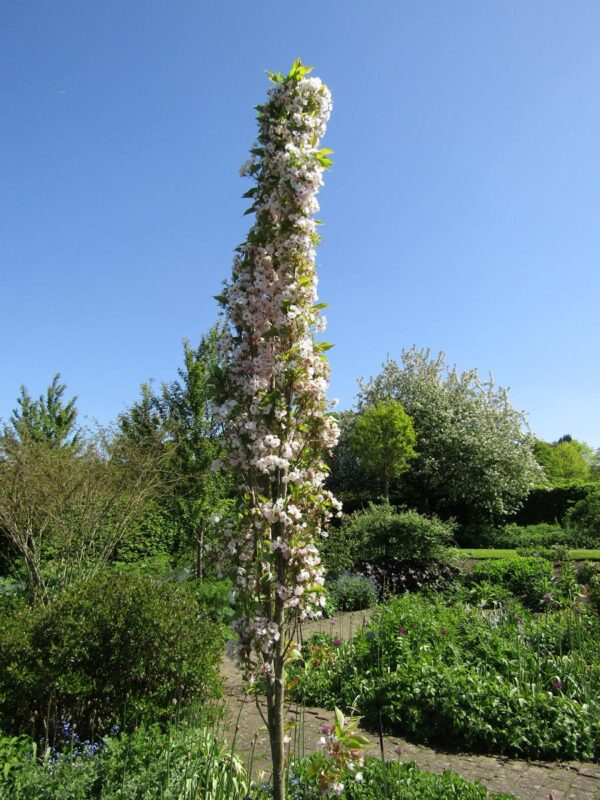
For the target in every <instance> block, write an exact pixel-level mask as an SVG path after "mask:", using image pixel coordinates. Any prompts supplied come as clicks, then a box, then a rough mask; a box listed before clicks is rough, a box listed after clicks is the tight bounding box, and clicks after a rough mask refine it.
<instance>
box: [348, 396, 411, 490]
mask: <svg viewBox="0 0 600 800" xmlns="http://www.w3.org/2000/svg"><path fill="white" fill-rule="evenodd" d="M415 442H416V436H415V431H414V428H413V424H412V421H411V418H410V417H409V416H408V414H407V413H406V411H405V410H404V408H403V407H402V405H401V404H400V403H398V402H396V401H394V400H377V401H376V402H374V403H372V404H371V405H369V406H367V407H366V408H365V410H364V411H363V413H362V414H360V415H359V416H358V418H357V420H356V423H355V425H354V430H353V435H352V444H353V447H354V450H355V452H356V455H357V458H358V463H359V465H361V466H362V467H363V469H364V470H365V472H366V473H367V474H369V475H371V476H373V477H374V478H375V479H380V480H381V482H382V483H383V493H384V496H385V498H386V500H389V496H390V482H391V481H393V480H395V479H396V478H399V477H400V475H402V473H403V472H405V471H406V470H407V469H408V467H409V464H410V462H411V460H412V459H413V458H415V457H416V456H417V453H416V452H415V448H414V446H415Z"/></svg>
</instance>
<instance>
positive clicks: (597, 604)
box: [588, 575, 600, 613]
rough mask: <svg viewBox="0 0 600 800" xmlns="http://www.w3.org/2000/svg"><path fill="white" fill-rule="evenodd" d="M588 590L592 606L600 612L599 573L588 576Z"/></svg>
mask: <svg viewBox="0 0 600 800" xmlns="http://www.w3.org/2000/svg"><path fill="white" fill-rule="evenodd" d="M588 590H589V598H590V603H591V605H592V607H593V608H594V609H595V610H596V611H597V612H598V613H600V575H593V576H592V577H591V578H590V581H589V586H588Z"/></svg>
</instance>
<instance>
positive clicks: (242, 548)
mask: <svg viewBox="0 0 600 800" xmlns="http://www.w3.org/2000/svg"><path fill="white" fill-rule="evenodd" d="M309 71H310V70H309V69H308V68H307V67H304V66H302V64H301V63H300V62H299V61H296V62H295V63H294V65H293V66H292V69H291V71H290V72H289V74H288V75H287V76H283V75H281V74H279V73H277V74H276V75H271V76H270V77H271V80H272V81H273V83H274V86H273V87H272V88H271V89H270V90H269V96H268V99H267V101H266V103H264V104H263V105H260V106H258V124H259V135H258V143H257V146H256V147H254V148H253V149H252V158H251V159H250V161H249V162H247V164H246V165H244V167H243V170H242V172H243V173H245V174H248V175H250V176H251V177H252V178H254V179H255V186H254V187H253V188H252V189H250V190H249V191H248V192H247V193H246V196H248V197H250V198H251V199H252V201H253V204H252V206H251V208H250V211H252V212H254V213H255V215H256V219H255V222H254V224H253V226H252V227H251V229H250V231H249V233H248V237H247V240H246V242H245V243H244V244H243V245H242V246H241V247H239V248H238V255H237V256H236V258H235V259H234V264H233V270H232V279H231V282H230V283H229V284H226V286H225V289H224V291H223V294H222V295H221V296H220V298H219V299H220V302H221V303H222V305H223V307H224V309H225V311H226V315H227V323H228V336H227V337H226V338H225V340H224V365H225V368H224V370H223V374H222V379H221V381H220V385H219V390H218V397H219V401H220V406H219V414H220V415H221V417H222V419H223V420H224V423H225V425H224V431H225V437H226V442H227V454H226V463H227V464H228V465H229V466H230V467H231V468H232V469H233V470H234V473H235V476H236V483H237V487H236V488H237V493H238V495H237V499H236V509H235V514H234V515H233V516H232V517H231V518H230V519H229V521H228V525H227V527H226V528H225V530H226V533H227V536H228V541H227V548H226V549H227V551H228V552H229V553H230V554H231V564H230V566H231V570H232V574H233V575H234V577H235V581H236V593H237V606H238V613H239V619H238V620H237V623H236V630H237V634H238V638H239V643H238V655H239V658H240V660H241V662H242V664H243V666H244V668H245V672H246V674H247V675H248V676H249V677H252V678H255V677H260V678H262V679H263V680H264V681H265V686H266V699H267V719H266V723H267V726H268V730H269V738H270V743H271V756H272V761H273V795H274V798H275V800H283V798H284V797H285V771H284V744H283V737H284V717H283V709H284V698H285V662H286V659H287V657H288V656H289V655H290V654H291V653H292V652H294V650H295V644H294V639H293V631H294V628H295V626H296V625H297V624H298V623H299V622H300V621H301V620H303V619H304V618H306V617H307V616H316V615H319V614H320V613H321V611H320V609H321V607H322V605H323V603H324V597H323V583H324V576H323V574H322V568H321V566H320V559H319V552H318V548H317V546H316V544H315V542H316V540H317V537H318V536H319V535H320V533H321V531H322V527H323V525H324V523H325V522H326V521H327V519H328V517H329V516H330V515H331V513H332V512H331V506H332V505H333V498H332V497H331V495H330V494H329V493H328V492H326V491H325V490H324V489H323V482H324V479H325V465H324V463H323V452H324V449H327V448H330V447H331V446H332V445H333V444H334V443H335V440H336V438H337V425H336V423H335V420H334V418H333V417H332V416H331V415H330V414H328V413H327V412H328V409H329V403H328V401H327V398H326V395H325V392H326V388H327V378H328V374H329V367H328V364H327V361H326V358H325V357H324V355H323V353H324V351H325V350H326V349H327V348H328V347H329V345H326V344H324V343H318V342H316V341H315V332H316V331H318V330H321V329H322V328H323V322H324V321H323V318H322V316H321V309H322V305H321V304H319V303H317V302H316V300H317V291H316V286H317V279H316V270H315V246H316V244H317V243H318V241H319V236H318V234H317V223H316V222H315V220H314V219H313V215H314V214H315V213H316V211H317V210H318V203H317V200H316V194H317V192H318V189H319V186H320V185H321V183H322V173H323V170H324V169H325V168H326V167H327V166H329V164H330V163H331V162H330V160H329V158H328V157H327V155H328V153H329V152H330V151H328V150H325V149H319V139H320V137H321V136H322V135H323V134H324V132H325V127H326V123H327V120H328V118H329V114H330V109H331V96H330V93H329V90H328V89H327V87H325V86H324V85H323V84H322V83H321V81H320V80H318V79H317V78H307V77H306V74H307V73H308V72H309ZM259 709H260V706H259Z"/></svg>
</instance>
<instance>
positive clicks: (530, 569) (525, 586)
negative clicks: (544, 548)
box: [466, 556, 557, 608]
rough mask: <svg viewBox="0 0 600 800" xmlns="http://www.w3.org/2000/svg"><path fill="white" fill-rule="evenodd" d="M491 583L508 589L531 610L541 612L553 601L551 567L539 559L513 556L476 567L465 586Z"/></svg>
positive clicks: (552, 573) (554, 586)
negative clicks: (540, 609)
mask: <svg viewBox="0 0 600 800" xmlns="http://www.w3.org/2000/svg"><path fill="white" fill-rule="evenodd" d="M482 581H486V582H487V583H493V584H497V585H500V586H504V587H506V588H508V589H509V590H510V591H511V592H512V593H513V594H514V595H516V596H517V597H522V598H523V599H524V600H525V602H526V603H527V604H528V605H530V606H531V607H533V608H543V607H544V604H545V603H547V602H548V597H551V598H554V595H555V594H556V589H557V586H556V584H555V582H554V570H553V568H552V564H551V563H550V562H549V561H547V560H545V559H542V558H535V557H521V556H514V557H513V558H508V559H498V560H494V561H483V562H479V563H477V564H475V566H474V567H473V571H472V572H471V573H470V574H469V575H467V576H466V582H467V585H471V584H474V583H481V582H482Z"/></svg>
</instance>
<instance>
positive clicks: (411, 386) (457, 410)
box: [359, 347, 543, 522]
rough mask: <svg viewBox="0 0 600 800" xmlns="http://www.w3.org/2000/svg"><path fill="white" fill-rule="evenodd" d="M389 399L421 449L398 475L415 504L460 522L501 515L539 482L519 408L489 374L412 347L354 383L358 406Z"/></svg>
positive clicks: (409, 500) (508, 512)
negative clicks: (464, 368)
mask: <svg viewBox="0 0 600 800" xmlns="http://www.w3.org/2000/svg"><path fill="white" fill-rule="evenodd" d="M387 398H393V399H394V400H397V401H398V402H400V403H402V405H403V407H404V409H405V410H406V412H407V413H408V414H409V416H410V417H411V419H412V421H413V425H414V429H415V433H416V435H417V442H418V450H419V455H418V457H417V458H415V459H414V461H413V462H412V464H411V467H410V469H409V470H408V471H407V472H406V473H405V474H404V476H403V491H404V492H405V496H406V499H407V500H408V502H409V503H411V504H412V505H414V506H415V507H416V508H418V509H420V510H422V511H425V512H431V511H436V512H437V513H439V514H442V515H445V516H448V515H449V514H455V515H457V516H458V517H459V518H460V519H462V521H463V522H472V521H477V520H486V519H490V520H493V519H499V518H501V517H503V516H504V515H506V514H510V513H512V512H514V511H516V510H517V509H518V508H519V507H520V505H521V504H522V502H523V500H524V498H525V497H526V496H527V493H528V491H529V489H530V488H531V487H532V486H533V485H535V484H537V483H540V482H541V481H543V473H542V470H541V468H540V466H539V465H538V463H537V461H536V460H535V457H534V454H533V442H534V440H533V437H532V436H531V435H530V433H529V432H528V429H527V423H526V419H525V415H524V414H523V413H522V412H521V411H517V410H516V409H515V408H513V406H512V405H511V404H510V401H509V398H508V392H507V391H506V390H505V389H502V388H498V387H496V386H495V385H494V382H493V380H492V378H491V377H490V378H489V379H488V380H486V381H482V380H481V379H480V378H479V377H478V375H477V371H476V370H469V371H467V372H463V373H458V372H457V370H456V368H455V367H449V366H448V365H447V364H446V361H445V356H444V354H443V353H440V354H439V355H438V356H436V357H435V358H432V357H431V355H430V351H429V350H418V349H417V348H415V347H413V348H412V349H410V350H405V351H403V353H402V362H401V364H398V363H397V362H395V361H394V360H392V359H388V361H386V363H385V364H384V365H383V370H382V372H381V373H380V374H379V375H377V376H375V377H374V378H371V379H370V380H369V381H368V382H362V381H361V382H360V394H359V409H360V410H363V409H366V408H368V407H369V406H371V405H373V404H374V403H375V402H377V401H378V400H382V399H387Z"/></svg>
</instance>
